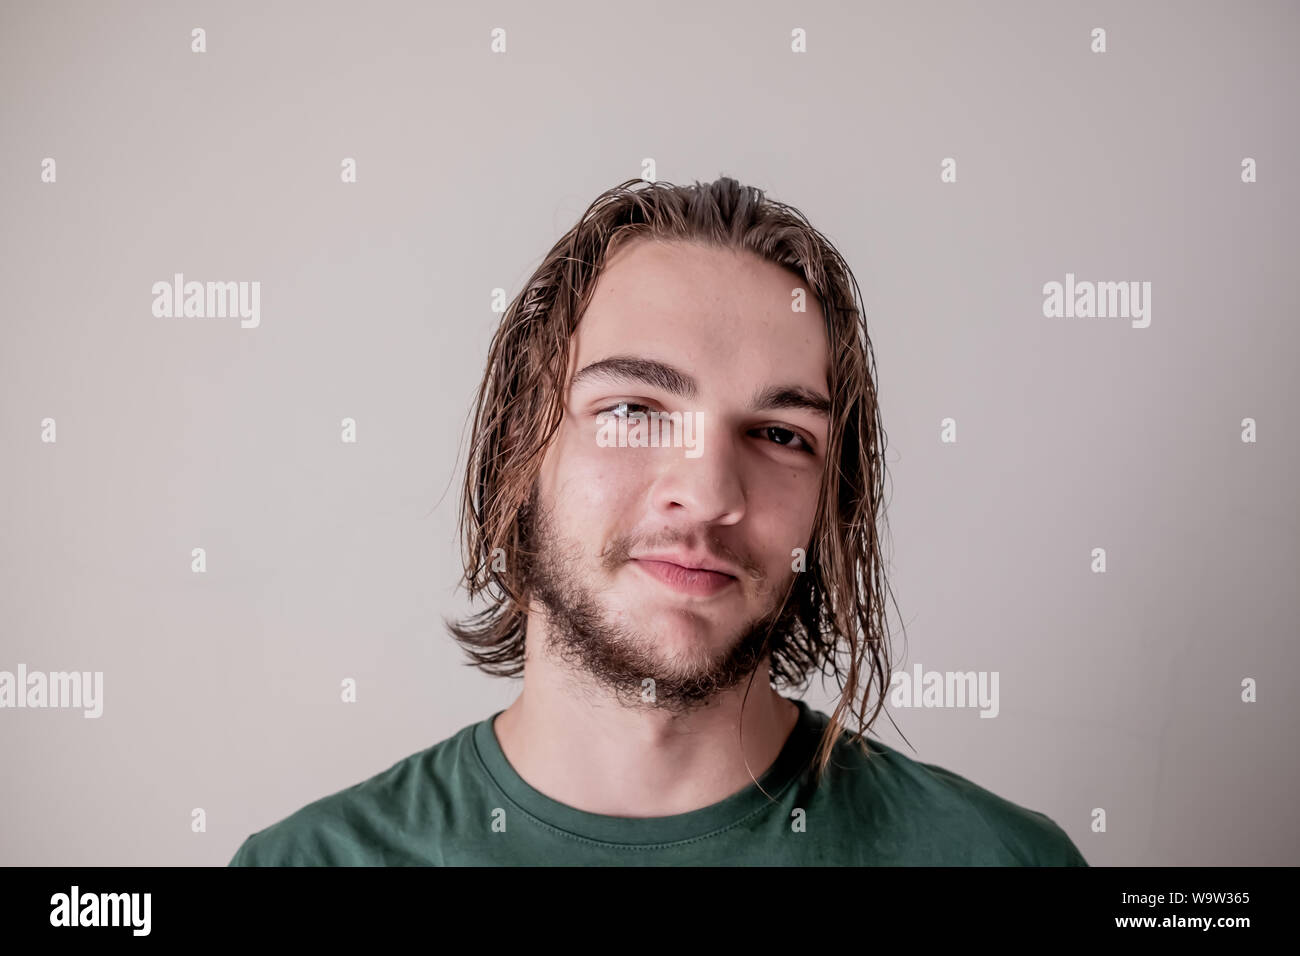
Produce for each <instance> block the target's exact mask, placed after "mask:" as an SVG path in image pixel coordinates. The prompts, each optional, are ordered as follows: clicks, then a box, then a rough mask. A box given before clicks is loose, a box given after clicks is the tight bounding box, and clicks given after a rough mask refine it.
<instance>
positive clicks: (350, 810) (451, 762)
mask: <svg viewBox="0 0 1300 956" xmlns="http://www.w3.org/2000/svg"><path fill="white" fill-rule="evenodd" d="M472 728H473V725H470V726H469V727H466V728H464V729H462V730H461V731H459V732H457V733H456V734H454V735H453V736H451V737H448V738H447V739H445V740H442V741H440V742H438V743H437V744H434V745H433V746H432V747H429V748H427V749H425V750H422V751H419V752H418V753H414V754H411V755H410V756H408V757H405V758H403V759H401V760H399V761H397V762H396V763H394V764H393V765H392V766H390V767H389V768H388V769H386V770H384V771H382V772H381V773H377V774H375V775H374V776H372V777H370V778H368V779H366V780H363V781H362V782H361V783H357V784H354V785H352V786H350V787H347V788H345V789H343V790H339V791H337V792H335V793H331V794H329V795H328V796H325V797H321V798H320V799H318V800H314V801H312V802H311V803H309V804H307V805H306V806H304V807H302V808H301V809H299V810H297V811H295V812H294V813H291V814H290V815H289V816H287V817H285V818H283V819H282V820H279V821H277V822H276V823H273V824H271V825H270V826H268V827H266V828H264V829H262V830H258V831H257V832H256V833H253V834H251V835H250V836H249V837H248V838H247V839H245V840H244V841H243V843H242V844H240V846H239V849H238V850H237V851H236V852H235V855H234V857H233V858H232V859H231V861H230V863H229V866H364V865H401V864H403V863H415V862H423V861H420V860H416V859H410V858H408V855H409V854H410V853H411V851H412V848H413V847H415V846H417V845H418V841H416V840H413V837H414V836H416V835H417V834H420V833H427V832H429V831H430V830H431V829H433V828H436V827H437V825H438V823H439V813H440V812H441V811H442V810H445V808H446V801H444V800H440V799H439V793H440V791H442V790H443V789H444V788H445V787H446V785H447V781H448V780H449V779H452V778H454V775H455V773H456V766H457V765H458V763H459V762H460V761H461V760H462V759H463V757H464V748H465V747H466V746H467V745H468V744H469V734H470V732H471V731H472Z"/></svg>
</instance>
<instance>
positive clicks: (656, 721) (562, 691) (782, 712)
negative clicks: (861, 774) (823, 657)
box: [493, 635, 799, 817]
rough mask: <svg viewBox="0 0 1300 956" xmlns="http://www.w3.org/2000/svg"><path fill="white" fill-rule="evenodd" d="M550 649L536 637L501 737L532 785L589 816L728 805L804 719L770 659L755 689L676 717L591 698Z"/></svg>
mask: <svg viewBox="0 0 1300 956" xmlns="http://www.w3.org/2000/svg"><path fill="white" fill-rule="evenodd" d="M543 643H544V642H542V641H534V639H533V635H529V640H528V648H529V653H528V656H527V659H526V660H525V663H524V689H523V691H522V692H521V693H520V695H519V697H518V698H517V699H516V700H515V702H514V703H513V704H511V705H510V707H508V708H507V709H506V710H505V711H503V712H502V713H501V714H500V715H499V716H498V717H497V719H496V722H495V724H494V726H493V729H494V730H495V731H496V735H497V739H498V740H499V741H500V744H501V749H502V751H503V752H504V753H505V756H506V759H507V760H508V761H509V762H510V765H511V766H512V767H513V768H514V769H515V771H516V772H517V773H518V774H519V776H520V777H522V778H523V779H524V781H525V782H526V783H528V785H529V786H531V787H533V788H534V789H535V790H538V791H540V792H541V793H543V794H545V795H546V796H548V797H550V798H551V799H552V800H558V801H559V802H560V803H564V804H567V805H568V806H571V807H573V808H575V809H578V810H583V811H586V812H588V813H600V814H605V815H609V816H620V817H657V816H671V815H674V814H678V813H687V812H690V811H691V810H698V809H700V808H701V807H706V806H709V805H710V804H713V803H717V802H718V801H720V800H724V799H726V798H727V797H729V796H731V795H732V794H734V793H737V792H738V791H740V790H743V789H744V788H745V787H747V786H749V785H751V784H752V783H753V780H755V779H757V778H759V777H761V776H762V775H763V773H764V772H765V771H766V770H767V769H768V768H770V767H771V766H772V764H773V762H774V761H775V760H776V758H777V756H778V755H779V754H780V752H781V748H782V747H783V746H784V745H785V742H786V740H787V739H788V738H789V736H790V732H791V731H792V730H793V729H794V725H795V721H796V719H797V718H798V714H799V711H798V708H797V707H796V706H795V704H794V703H793V702H791V701H789V700H787V699H786V698H784V697H782V696H781V695H780V694H778V693H777V692H776V691H775V690H774V689H773V688H772V687H771V686H770V684H769V679H770V671H769V662H768V660H767V659H766V658H764V660H763V661H762V662H761V664H760V665H759V668H758V671H757V673H756V674H755V675H754V679H753V681H752V683H751V682H750V681H749V680H745V681H742V682H741V683H740V684H739V685H738V686H736V687H733V688H729V689H728V690H726V691H723V692H721V693H719V694H718V695H717V696H716V697H714V698H713V699H711V700H710V701H709V702H708V703H707V704H705V705H703V706H701V707H698V708H695V709H692V710H690V711H688V712H686V713H681V714H673V713H669V712H666V711H661V710H656V709H655V708H654V707H653V706H646V707H644V708H636V707H627V706H624V705H622V704H620V703H618V702H616V701H614V700H613V699H611V698H607V697H605V696H604V695H601V694H598V693H597V694H592V693H587V692H583V691H582V690H581V689H580V688H578V687H577V686H575V684H574V682H573V680H572V678H571V676H570V675H569V673H568V672H567V671H566V670H565V669H564V668H563V667H562V666H561V665H560V664H558V663H557V662H555V661H553V660H551V659H550V658H549V657H548V656H547V655H546V654H545V653H544V652H542V651H540V648H539V645H541V644H543ZM535 648H538V649H539V650H534V649H535ZM747 686H748V688H749V690H748V697H746V687H747ZM742 701H743V704H744V707H743V712H742V707H741V704H742ZM742 744H743V746H742ZM751 774H752V777H751Z"/></svg>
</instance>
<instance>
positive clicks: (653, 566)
mask: <svg viewBox="0 0 1300 956" xmlns="http://www.w3.org/2000/svg"><path fill="white" fill-rule="evenodd" d="M632 564H635V565H637V566H638V567H639V568H641V570H642V571H644V572H645V573H646V574H648V575H650V576H651V577H653V578H654V579H655V580H657V581H659V582H660V583H662V584H665V585H667V586H668V587H670V588H672V589H673V590H675V591H678V592H680V593H682V594H689V595H694V596H696V597H710V596H711V595H714V594H717V593H719V592H720V591H722V590H724V589H726V588H728V587H730V586H731V585H732V584H735V583H736V579H735V578H733V577H732V576H731V575H730V574H723V573H721V572H720V571H706V570H704V569H703V568H684V567H682V566H681V565H680V564H673V563H671V562H669V561H651V560H648V559H641V558H634V559H632Z"/></svg>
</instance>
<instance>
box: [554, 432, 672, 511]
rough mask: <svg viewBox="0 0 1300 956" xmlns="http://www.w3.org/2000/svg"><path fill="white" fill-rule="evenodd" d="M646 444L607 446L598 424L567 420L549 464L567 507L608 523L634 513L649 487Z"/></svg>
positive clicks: (562, 500) (561, 498)
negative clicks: (573, 423)
mask: <svg viewBox="0 0 1300 956" xmlns="http://www.w3.org/2000/svg"><path fill="white" fill-rule="evenodd" d="M641 451H642V450H641V449H633V448H602V447H601V446H600V445H598V444H597V442H596V432H595V429H594V427H593V428H592V429H583V428H575V427H572V426H570V425H568V424H567V423H566V424H565V425H564V426H562V429H561V436H560V439H559V440H558V441H557V442H556V444H555V446H553V447H552V453H551V454H550V455H548V458H547V463H546V466H545V467H544V470H545V468H549V469H550V475H549V482H548V483H549V486H550V487H551V488H553V489H555V494H556V496H557V498H558V499H559V500H560V501H561V502H562V504H561V507H562V508H564V509H565V510H566V511H568V512H569V513H570V514H572V515H573V516H574V519H575V520H577V521H583V520H584V519H585V520H586V521H588V522H590V523H592V524H594V525H598V526H603V525H605V524H609V523H611V522H613V521H614V520H615V519H616V517H617V516H618V515H619V514H632V513H634V511H635V509H634V508H633V505H634V504H635V503H636V501H637V500H638V496H641V495H643V494H644V492H645V487H644V484H645V480H646V472H647V469H646V461H645V459H644V458H643V455H642V453H641Z"/></svg>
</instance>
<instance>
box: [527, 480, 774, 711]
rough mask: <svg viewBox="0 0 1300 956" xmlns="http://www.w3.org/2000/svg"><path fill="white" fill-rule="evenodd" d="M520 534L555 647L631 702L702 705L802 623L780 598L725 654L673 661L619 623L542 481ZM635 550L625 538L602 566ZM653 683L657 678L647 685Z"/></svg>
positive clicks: (612, 567) (589, 678) (581, 671)
mask: <svg viewBox="0 0 1300 956" xmlns="http://www.w3.org/2000/svg"><path fill="white" fill-rule="evenodd" d="M520 538H521V542H520V543H521V548H520V549H519V554H520V564H521V569H522V572H523V579H524V586H525V589H526V593H527V594H528V597H529V600H530V601H536V602H537V603H539V604H541V605H542V606H543V607H544V608H546V611H547V616H548V625H549V626H548V627H547V629H546V632H547V637H546V646H547V649H548V650H549V651H550V652H551V653H552V654H553V655H554V657H555V659H556V660H558V661H559V662H560V663H561V664H562V665H563V666H565V667H566V668H567V669H568V670H569V671H570V672H571V673H572V674H573V675H574V676H575V677H577V678H578V679H579V681H580V682H581V683H584V684H587V685H590V686H593V687H594V688H595V689H596V690H597V691H599V692H601V693H603V694H604V695H605V696H607V697H609V698H611V699H613V700H614V701H616V702H617V703H619V704H621V705H623V706H627V707H645V706H650V707H655V708H658V709H661V710H666V711H669V712H671V713H674V714H682V713H685V712H687V711H689V710H692V709H695V708H698V707H702V706H704V705H705V704H707V703H708V702H709V701H710V700H713V699H714V698H716V697H717V695H718V694H720V693H721V692H722V691H725V690H728V689H730V688H732V687H735V686H737V685H738V684H739V683H740V682H741V681H743V680H745V679H747V678H749V677H750V676H751V675H753V674H754V673H755V672H756V671H757V670H758V667H759V665H760V664H761V663H762V662H763V661H764V659H765V657H766V656H767V654H768V652H769V651H770V649H771V643H772V642H774V641H778V640H780V639H782V638H783V637H784V635H785V634H786V633H788V630H789V628H790V626H791V625H792V624H793V623H794V621H795V614H796V611H795V602H794V601H791V600H788V599H787V600H781V599H780V596H779V595H777V597H776V600H774V601H773V606H772V607H771V608H770V609H769V610H768V611H767V612H765V613H764V614H762V615H760V616H759V617H758V618H756V619H754V620H752V621H749V622H748V623H746V624H745V625H744V626H743V627H742V628H741V629H740V630H739V633H737V634H736V635H735V636H734V637H733V638H732V639H731V640H730V641H729V642H728V643H727V645H726V648H725V649H724V650H723V651H722V652H721V653H720V654H713V653H710V652H707V651H705V652H701V653H700V654H698V655H693V656H692V657H691V658H690V659H689V660H682V659H681V658H677V659H674V660H668V661H666V660H664V658H663V655H662V654H658V653H656V649H655V646H654V641H653V636H652V635H650V634H649V633H646V632H644V631H639V630H637V629H636V628H635V627H634V626H630V625H627V624H624V623H621V622H617V621H612V620H611V619H610V616H609V615H608V614H607V613H606V609H605V607H604V606H603V605H602V604H601V603H600V602H599V601H598V600H597V597H596V593H595V592H593V591H592V590H591V589H590V588H588V587H586V586H585V584H584V581H583V575H582V568H583V563H582V557H583V549H582V547H581V546H580V545H578V544H576V543H573V542H566V541H565V540H563V539H562V537H561V536H560V535H559V534H558V532H557V529H556V525H555V521H554V514H553V511H552V510H551V509H549V508H547V507H545V506H544V505H543V504H542V502H541V500H540V497H539V490H538V484H537V483H534V484H533V488H532V492H531V494H530V496H529V499H528V503H527V505H525V506H524V508H523V510H522V512H521V514H520ZM628 551H629V548H628V546H627V544H626V543H623V544H621V545H616V546H614V547H612V548H610V549H609V550H607V551H606V552H603V553H602V554H601V555H600V564H601V567H602V568H603V569H604V570H605V571H606V572H607V573H609V574H613V573H614V572H615V571H616V570H617V569H618V568H619V567H620V566H622V565H623V564H625V563H626V562H627V561H628V560H629V558H628ZM647 586H649V585H647ZM647 681H653V682H654V683H653V684H651V685H648V686H647V684H646V682H647Z"/></svg>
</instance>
